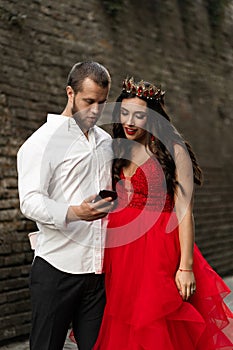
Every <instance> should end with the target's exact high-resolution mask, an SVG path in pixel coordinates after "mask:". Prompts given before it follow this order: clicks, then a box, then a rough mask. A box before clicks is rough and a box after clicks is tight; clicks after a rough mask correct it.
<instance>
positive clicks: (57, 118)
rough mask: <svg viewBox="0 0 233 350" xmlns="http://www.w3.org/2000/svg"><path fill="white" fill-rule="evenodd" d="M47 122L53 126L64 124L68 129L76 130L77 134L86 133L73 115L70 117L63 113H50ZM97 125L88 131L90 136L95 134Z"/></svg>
mask: <svg viewBox="0 0 233 350" xmlns="http://www.w3.org/2000/svg"><path fill="white" fill-rule="evenodd" d="M47 123H48V124H49V125H50V124H52V125H53V126H57V127H59V126H61V125H62V124H64V126H65V127H66V128H67V131H72V132H75V133H76V134H77V135H80V136H82V135H84V134H83V132H82V130H81V129H80V127H79V125H78V124H77V123H76V121H75V119H74V118H73V117H68V116H65V115H61V114H52V113H49V114H48V115H47ZM94 130H95V126H94V127H93V128H91V129H90V130H89V132H88V134H89V136H90V135H93V134H94Z"/></svg>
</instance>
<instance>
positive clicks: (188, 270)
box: [179, 269, 193, 272]
mask: <svg viewBox="0 0 233 350" xmlns="http://www.w3.org/2000/svg"><path fill="white" fill-rule="evenodd" d="M179 271H181V272H193V270H192V269H179Z"/></svg>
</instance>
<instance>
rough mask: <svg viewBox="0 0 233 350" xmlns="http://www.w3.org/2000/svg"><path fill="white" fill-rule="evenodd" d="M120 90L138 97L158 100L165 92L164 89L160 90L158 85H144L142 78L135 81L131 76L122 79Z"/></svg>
mask: <svg viewBox="0 0 233 350" xmlns="http://www.w3.org/2000/svg"><path fill="white" fill-rule="evenodd" d="M122 91H123V92H128V93H129V94H132V95H135V96H138V97H145V98H146V99H151V100H152V99H153V100H158V101H160V100H162V99H163V97H164V94H165V91H162V90H161V88H160V87H156V86H155V85H149V86H146V85H145V83H144V81H143V80H141V81H140V82H139V83H135V81H134V78H133V77H131V78H126V79H124V80H123V84H122Z"/></svg>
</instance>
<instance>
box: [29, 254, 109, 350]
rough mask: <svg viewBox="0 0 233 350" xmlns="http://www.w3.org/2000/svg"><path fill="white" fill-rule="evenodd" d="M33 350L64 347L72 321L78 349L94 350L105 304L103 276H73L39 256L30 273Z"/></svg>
mask: <svg viewBox="0 0 233 350" xmlns="http://www.w3.org/2000/svg"><path fill="white" fill-rule="evenodd" d="M30 290H31V301H32V327H31V334H30V350H62V349H63V346H64V343H65V339H66V335H67V331H68V329H69V326H70V324H71V323H72V327H73V331H74V336H75V339H76V341H77V343H78V348H79V350H91V349H92V347H93V346H94V344H95V341H96V338H97V336H98V332H99V328H100V324H101V320H102V315H103V310H104V306H105V290H104V275H97V274H94V273H88V274H79V275H73V274H69V273H65V272H62V271H59V270H57V269H56V268H54V267H53V266H51V265H50V264H49V263H48V262H46V261H45V260H44V259H42V258H40V257H36V258H35V260H34V262H33V265H32V269H31V274H30Z"/></svg>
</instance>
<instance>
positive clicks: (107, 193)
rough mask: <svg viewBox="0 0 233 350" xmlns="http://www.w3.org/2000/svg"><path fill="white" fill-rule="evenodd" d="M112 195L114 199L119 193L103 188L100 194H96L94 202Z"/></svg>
mask: <svg viewBox="0 0 233 350" xmlns="http://www.w3.org/2000/svg"><path fill="white" fill-rule="evenodd" d="M107 197H112V200H113V201H114V200H115V199H117V193H116V191H110V190H101V191H100V192H99V194H98V195H97V196H96V198H95V200H94V202H98V201H99V200H101V199H104V198H107Z"/></svg>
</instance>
